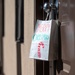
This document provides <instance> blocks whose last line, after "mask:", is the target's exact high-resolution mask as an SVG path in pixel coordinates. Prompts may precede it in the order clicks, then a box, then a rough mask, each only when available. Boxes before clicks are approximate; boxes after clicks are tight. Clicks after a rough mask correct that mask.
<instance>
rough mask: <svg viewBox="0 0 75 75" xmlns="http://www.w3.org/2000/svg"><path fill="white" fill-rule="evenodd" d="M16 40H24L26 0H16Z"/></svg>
mask: <svg viewBox="0 0 75 75" xmlns="http://www.w3.org/2000/svg"><path fill="white" fill-rule="evenodd" d="M15 31H16V34H15V36H16V41H17V42H20V43H22V42H24V0H16V30H15Z"/></svg>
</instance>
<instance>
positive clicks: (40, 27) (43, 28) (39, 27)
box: [36, 24, 50, 32]
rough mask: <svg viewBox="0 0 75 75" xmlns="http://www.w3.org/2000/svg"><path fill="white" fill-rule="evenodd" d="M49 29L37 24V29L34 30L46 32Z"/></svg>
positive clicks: (46, 25) (46, 26)
mask: <svg viewBox="0 0 75 75" xmlns="http://www.w3.org/2000/svg"><path fill="white" fill-rule="evenodd" d="M49 29H50V25H49V24H39V25H38V28H37V29H36V32H48V31H49Z"/></svg>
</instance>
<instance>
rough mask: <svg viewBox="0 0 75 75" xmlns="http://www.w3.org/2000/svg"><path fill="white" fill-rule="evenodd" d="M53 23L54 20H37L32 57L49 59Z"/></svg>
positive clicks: (31, 49) (31, 51)
mask: <svg viewBox="0 0 75 75" xmlns="http://www.w3.org/2000/svg"><path fill="white" fill-rule="evenodd" d="M51 23H52V20H49V21H40V20H38V21H37V23H36V28H35V33H34V35H33V38H32V43H31V48H30V58H34V59H40V60H48V57H49V46H50V33H51Z"/></svg>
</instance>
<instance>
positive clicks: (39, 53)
mask: <svg viewBox="0 0 75 75" xmlns="http://www.w3.org/2000/svg"><path fill="white" fill-rule="evenodd" d="M40 46H42V48H44V43H43V42H40V43H39V44H38V57H39V58H41V52H40Z"/></svg>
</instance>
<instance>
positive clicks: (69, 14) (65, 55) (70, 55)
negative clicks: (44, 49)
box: [35, 0, 75, 75]
mask: <svg viewBox="0 0 75 75" xmlns="http://www.w3.org/2000/svg"><path fill="white" fill-rule="evenodd" d="M45 2H49V0H36V9H35V11H36V19H45V16H46V13H45V12H44V11H43V9H42V7H43V4H44V3H45ZM74 9H75V1H74V0H59V21H60V22H61V49H62V60H63V70H62V71H61V73H60V74H59V75H75V71H74V68H75V65H74V63H75V48H74V42H75V40H74V28H75V15H74V13H75V10H74ZM49 72H50V70H49V62H48V61H40V60H35V75H49ZM57 75H58V74H57Z"/></svg>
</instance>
